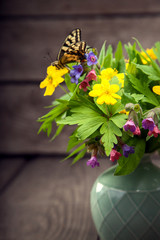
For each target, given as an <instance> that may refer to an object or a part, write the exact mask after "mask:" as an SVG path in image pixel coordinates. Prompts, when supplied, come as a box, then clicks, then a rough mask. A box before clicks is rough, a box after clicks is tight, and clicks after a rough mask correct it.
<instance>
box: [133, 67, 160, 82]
mask: <svg viewBox="0 0 160 240" xmlns="http://www.w3.org/2000/svg"><path fill="white" fill-rule="evenodd" d="M136 67H137V68H138V69H140V70H141V71H142V72H144V73H145V74H146V75H148V76H149V79H151V80H154V81H159V80H160V72H158V71H156V70H155V69H154V68H153V67H152V66H145V65H140V64H136Z"/></svg>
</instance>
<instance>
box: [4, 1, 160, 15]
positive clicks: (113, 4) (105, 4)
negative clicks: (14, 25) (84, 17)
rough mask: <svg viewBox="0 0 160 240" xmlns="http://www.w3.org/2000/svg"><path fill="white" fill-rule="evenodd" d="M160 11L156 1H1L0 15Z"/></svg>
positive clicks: (159, 3)
mask: <svg viewBox="0 0 160 240" xmlns="http://www.w3.org/2000/svg"><path fill="white" fill-rule="evenodd" d="M158 11H160V2H159V1H158V0H152V1H150V0H145V1H138V0H135V1H126V0H121V1H119V0H114V1H107V0H100V1H91V0H87V1H84V0H83V1H73V0H70V1H65V0H61V1H60V2H57V1H54V0H47V2H46V1H43V0H34V1H24V0H22V1H20V0H12V1H11V0H2V1H1V8H0V14H1V15H27V14H28V15H33V14H34V15H40V14H41V15H44V14H56V15H57V14H61V15H64V14H65V15H71V14H75V15H77V14H90V13H91V14H102V13H105V14H109V13H126V12H127V13H138V12H140V13H145V12H147V13H152V12H158Z"/></svg>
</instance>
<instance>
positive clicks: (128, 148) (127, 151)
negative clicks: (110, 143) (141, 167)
mask: <svg viewBox="0 0 160 240" xmlns="http://www.w3.org/2000/svg"><path fill="white" fill-rule="evenodd" d="M122 149H123V155H124V156H125V157H126V158H127V157H128V155H129V154H130V153H134V148H133V147H131V146H128V145H127V144H124V145H123V146H122Z"/></svg>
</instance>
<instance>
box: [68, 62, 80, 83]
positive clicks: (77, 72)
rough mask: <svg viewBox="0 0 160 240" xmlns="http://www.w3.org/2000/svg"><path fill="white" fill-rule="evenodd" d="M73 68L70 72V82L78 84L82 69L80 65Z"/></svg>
mask: <svg viewBox="0 0 160 240" xmlns="http://www.w3.org/2000/svg"><path fill="white" fill-rule="evenodd" d="M73 68H74V69H72V70H71V71H70V76H71V82H72V83H76V84H78V79H79V78H80V76H81V75H82V73H83V67H82V65H81V64H79V65H74V66H73Z"/></svg>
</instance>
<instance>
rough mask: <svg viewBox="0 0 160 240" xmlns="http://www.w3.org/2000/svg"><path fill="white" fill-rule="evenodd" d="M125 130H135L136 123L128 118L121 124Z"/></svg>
mask: <svg viewBox="0 0 160 240" xmlns="http://www.w3.org/2000/svg"><path fill="white" fill-rule="evenodd" d="M123 128H124V130H125V131H128V130H130V131H131V132H135V130H136V125H135V123H134V122H133V121H132V120H128V121H127V122H126V123H125V125H124V126H123Z"/></svg>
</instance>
